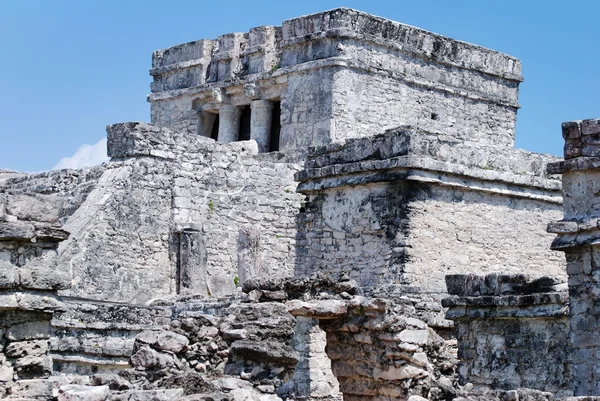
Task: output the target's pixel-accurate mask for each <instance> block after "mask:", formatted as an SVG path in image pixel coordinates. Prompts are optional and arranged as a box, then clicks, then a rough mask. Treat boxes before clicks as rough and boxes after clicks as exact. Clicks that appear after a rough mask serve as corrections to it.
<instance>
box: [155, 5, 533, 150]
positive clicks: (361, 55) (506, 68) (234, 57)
mask: <svg viewBox="0 0 600 401" xmlns="http://www.w3.org/2000/svg"><path fill="white" fill-rule="evenodd" d="M152 67H153V68H152V69H151V70H150V74H151V75H152V76H153V77H154V82H153V84H152V94H151V95H150V96H149V101H150V103H151V106H152V122H153V123H154V124H157V125H161V126H166V127H170V128H173V129H176V130H183V131H188V132H194V133H195V132H197V131H198V126H199V125H200V126H201V127H202V124H201V123H200V120H201V118H200V115H201V112H202V111H203V110H211V112H218V113H219V114H220V113H223V114H227V117H226V118H225V120H226V121H227V122H231V121H235V119H234V120H232V119H231V118H229V117H230V114H231V113H232V110H233V109H232V107H239V106H242V105H250V104H251V103H252V104H253V105H255V103H254V102H255V101H257V100H262V101H273V100H280V101H281V105H282V113H281V116H280V118H281V127H282V129H281V148H282V149H286V150H289V149H304V148H305V147H306V146H310V145H323V144H327V143H330V142H334V141H340V140H345V139H347V138H352V137H364V136H370V135H374V134H377V133H380V132H382V131H383V130H385V129H389V128H393V127H395V126H398V125H402V124H411V125H413V126H416V127H419V128H424V129H429V130H432V131H435V132H439V133H443V134H445V135H450V136H452V137H455V138H457V139H460V140H464V141H473V142H481V143H487V144H489V145H493V146H498V147H502V146H512V144H513V140H514V126H515V117H516V110H517V109H518V107H519V105H518V101H517V95H518V85H519V83H520V81H522V77H521V64H520V62H519V61H518V60H517V59H515V58H513V57H510V56H507V55H505V54H501V53H497V52H494V51H492V50H489V49H484V48H481V47H479V46H475V45H471V44H468V43H464V42H459V41H456V40H453V39H449V38H445V37H442V36H439V35H436V34H433V33H431V32H426V31H423V30H420V29H418V28H414V27H411V26H407V25H403V24H400V23H397V22H393V21H390V20H386V19H383V18H379V17H375V16H372V15H369V14H365V13H362V12H360V11H355V10H350V9H335V10H331V11H326V12H322V13H317V14H312V15H308V16H304V17H299V18H294V19H291V20H287V21H284V22H283V24H282V26H280V27H270V26H267V27H258V28H253V29H251V30H250V32H247V33H231V34H226V35H222V36H220V37H219V38H218V39H217V40H201V41H197V42H191V43H187V44H183V45H178V46H174V47H171V48H168V49H164V50H159V51H157V52H155V53H154V54H153V65H152ZM215 90H216V91H217V94H216V95H215ZM262 110H263V109H261V108H256V109H255V112H256V113H258V114H260V113H262V112H263V111H262ZM264 121H266V120H263V124H260V125H256V128H257V129H256V130H253V133H255V134H256V137H257V138H264V135H263V133H264V130H263V129H262V127H264V125H265V123H264ZM231 127H234V128H235V126H231ZM231 127H230V128H231ZM259 128H260V129H259ZM200 130H202V128H200ZM232 131H233V133H234V135H235V132H236V130H235V129H233V130H231V129H230V130H229V132H230V133H231V132H232ZM224 133H225V132H224ZM219 136H220V137H221V135H219ZM230 139H231V138H230V137H229V136H227V137H223V139H221V138H220V139H219V140H220V141H221V140H222V141H223V142H229V141H230ZM257 142H258V143H259V149H260V150H261V151H263V149H264V146H263V145H262V144H261V142H262V141H261V140H258V139H257Z"/></svg>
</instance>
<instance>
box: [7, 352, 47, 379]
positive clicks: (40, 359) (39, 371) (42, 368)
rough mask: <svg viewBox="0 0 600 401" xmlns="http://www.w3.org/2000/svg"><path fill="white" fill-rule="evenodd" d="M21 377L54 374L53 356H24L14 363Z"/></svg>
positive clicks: (33, 377)
mask: <svg viewBox="0 0 600 401" xmlns="http://www.w3.org/2000/svg"><path fill="white" fill-rule="evenodd" d="M13 366H14V368H15V371H16V373H17V375H18V377H19V379H39V378H46V377H49V376H50V375H51V374H52V358H50V356H49V355H44V356H24V357H22V358H19V359H17V360H16V361H15V363H14V365H13Z"/></svg>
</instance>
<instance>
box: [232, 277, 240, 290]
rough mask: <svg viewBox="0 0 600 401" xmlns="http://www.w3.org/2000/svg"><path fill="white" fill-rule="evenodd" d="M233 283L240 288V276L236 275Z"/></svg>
mask: <svg viewBox="0 0 600 401" xmlns="http://www.w3.org/2000/svg"><path fill="white" fill-rule="evenodd" d="M233 284H235V288H238V287H239V286H240V278H239V277H238V276H235V277H234V278H233Z"/></svg>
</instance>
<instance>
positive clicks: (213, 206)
mask: <svg viewBox="0 0 600 401" xmlns="http://www.w3.org/2000/svg"><path fill="white" fill-rule="evenodd" d="M214 210H215V205H214V204H213V201H211V200H209V201H208V214H209V215H211V214H212V213H213V212H214Z"/></svg>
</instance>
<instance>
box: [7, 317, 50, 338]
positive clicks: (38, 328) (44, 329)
mask: <svg viewBox="0 0 600 401" xmlns="http://www.w3.org/2000/svg"><path fill="white" fill-rule="evenodd" d="M50 334H51V326H50V319H48V321H34V322H25V323H20V324H15V325H13V326H11V327H9V328H8V330H6V338H7V339H9V340H10V341H25V340H37V339H46V338H50Z"/></svg>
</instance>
